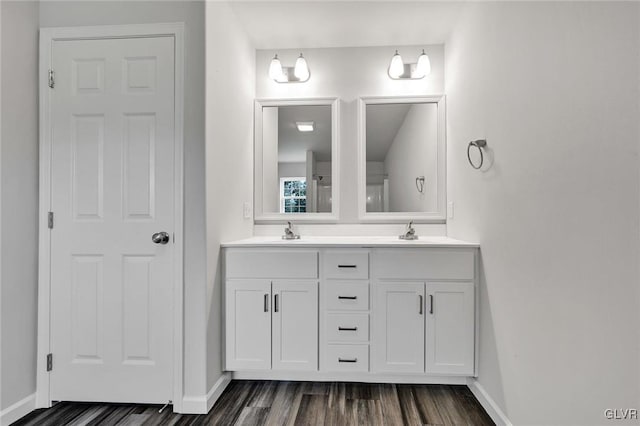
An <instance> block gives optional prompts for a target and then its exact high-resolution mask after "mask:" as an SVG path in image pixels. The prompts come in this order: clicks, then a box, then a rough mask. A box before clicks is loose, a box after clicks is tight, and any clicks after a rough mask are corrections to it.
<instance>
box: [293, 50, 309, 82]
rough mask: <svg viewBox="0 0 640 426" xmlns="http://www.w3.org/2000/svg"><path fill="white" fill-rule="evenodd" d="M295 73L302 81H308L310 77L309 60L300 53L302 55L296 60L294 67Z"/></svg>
mask: <svg viewBox="0 0 640 426" xmlns="http://www.w3.org/2000/svg"><path fill="white" fill-rule="evenodd" d="M293 75H295V76H296V77H297V78H298V79H300V81H306V80H308V79H309V66H308V65H307V60H306V59H305V58H304V56H302V53H301V54H300V57H299V58H298V59H297V60H296V66H295V68H294V69H293Z"/></svg>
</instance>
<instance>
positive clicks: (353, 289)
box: [323, 281, 369, 311]
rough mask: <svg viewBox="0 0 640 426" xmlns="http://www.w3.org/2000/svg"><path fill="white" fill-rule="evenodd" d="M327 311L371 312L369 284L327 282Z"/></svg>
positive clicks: (325, 283)
mask: <svg viewBox="0 0 640 426" xmlns="http://www.w3.org/2000/svg"><path fill="white" fill-rule="evenodd" d="M323 285H324V286H326V288H327V290H326V301H327V309H328V310H330V311H367V310H369V282H368V281H365V282H362V281H351V282H349V281H325V282H324V283H323Z"/></svg>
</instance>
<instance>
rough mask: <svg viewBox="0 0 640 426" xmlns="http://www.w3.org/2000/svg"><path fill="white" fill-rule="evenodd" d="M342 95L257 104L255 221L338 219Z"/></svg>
mask: <svg viewBox="0 0 640 426" xmlns="http://www.w3.org/2000/svg"><path fill="white" fill-rule="evenodd" d="M338 117H339V115H338V99H337V98H313V99H270V100H257V101H256V103H255V157H254V158H255V160H254V161H255V164H254V166H255V167H254V169H255V170H254V171H255V176H254V178H255V185H254V201H255V204H254V205H255V207H254V208H255V221H256V222H265V221H266V222H269V221H286V220H295V221H296V222H300V221H307V222H313V221H316V222H317V221H335V220H337V218H338V199H339V195H338V194H339V193H340V192H339V180H338V170H339V168H338Z"/></svg>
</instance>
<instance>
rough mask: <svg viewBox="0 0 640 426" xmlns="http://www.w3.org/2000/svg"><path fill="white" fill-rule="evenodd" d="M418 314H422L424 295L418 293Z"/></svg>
mask: <svg viewBox="0 0 640 426" xmlns="http://www.w3.org/2000/svg"><path fill="white" fill-rule="evenodd" d="M418 314H419V315H422V295H421V294H420V295H418Z"/></svg>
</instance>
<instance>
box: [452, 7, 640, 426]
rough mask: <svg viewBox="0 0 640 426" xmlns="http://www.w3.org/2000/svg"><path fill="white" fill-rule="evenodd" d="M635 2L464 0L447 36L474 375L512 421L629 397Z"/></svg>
mask: <svg viewBox="0 0 640 426" xmlns="http://www.w3.org/2000/svg"><path fill="white" fill-rule="evenodd" d="M639 7H640V5H639V4H638V3H610V2H602V3H599V2H585V3H560V2H539V3H538V2H536V3H519V2H517V3H511V4H510V3H507V2H497V3H477V4H473V5H471V6H469V10H468V12H467V13H466V14H465V17H464V18H463V19H462V20H461V21H460V22H459V25H458V26H457V28H456V31H455V32H454V35H453V37H452V40H450V42H449V43H448V44H447V48H446V57H447V64H446V68H447V77H446V92H447V110H448V117H447V120H448V138H447V143H448V161H449V164H448V171H449V173H448V185H449V199H450V200H451V201H454V202H455V218H454V219H453V220H450V221H449V222H448V228H449V234H450V235H451V236H452V237H454V238H462V239H469V240H477V241H480V243H481V246H482V249H481V251H482V283H481V284H482V287H481V294H480V300H481V306H480V309H481V311H480V316H481V323H480V352H479V360H480V366H479V373H480V374H479V377H478V380H479V383H480V384H481V385H482V386H483V387H484V388H485V389H486V391H487V392H488V394H489V395H490V396H491V397H492V398H493V399H494V400H495V401H496V402H497V403H498V405H499V406H500V408H501V409H502V410H503V411H504V413H505V414H506V415H507V416H508V417H509V419H510V420H511V421H512V422H513V423H514V424H517V425H539V424H550V423H552V424H563V425H570V424H575V425H588V424H605V423H608V422H609V421H607V420H606V419H605V417H604V410H605V408H640V407H639V406H638V402H639V401H640V350H639V340H638V337H639V336H638V334H639V333H638V330H639V324H640V316H639V315H640V300H639V297H640V294H639V282H640V275H639V272H638V264H639V262H638V256H639V254H640V242H639V235H640V227H639V217H640V211H639V201H640V200H639V194H640V185H639V176H638V166H639V165H638V148H639V147H638V145H639V144H638V141H639V135H640V129H639V127H638V117H639V114H640V108H639V104H638V103H639V98H640V97H639V80H638V78H639V75H640V69H639V52H640V38H639V33H638V31H639V30H638V29H639V23H640V19H639V18H640V13H639V10H638V9H639ZM479 138H486V139H487V141H488V144H489V147H490V148H491V150H492V151H493V152H494V154H495V157H494V158H495V164H494V165H493V167H492V168H491V169H490V170H488V171H485V172H479V171H474V170H473V169H472V168H471V167H470V166H469V164H468V163H467V158H466V147H467V143H468V142H469V141H470V140H474V139H479ZM615 423H623V422H621V421H617V422H615ZM636 424H637V421H636Z"/></svg>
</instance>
